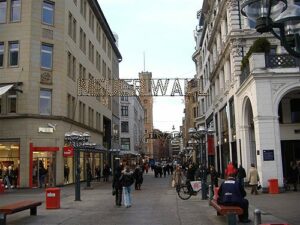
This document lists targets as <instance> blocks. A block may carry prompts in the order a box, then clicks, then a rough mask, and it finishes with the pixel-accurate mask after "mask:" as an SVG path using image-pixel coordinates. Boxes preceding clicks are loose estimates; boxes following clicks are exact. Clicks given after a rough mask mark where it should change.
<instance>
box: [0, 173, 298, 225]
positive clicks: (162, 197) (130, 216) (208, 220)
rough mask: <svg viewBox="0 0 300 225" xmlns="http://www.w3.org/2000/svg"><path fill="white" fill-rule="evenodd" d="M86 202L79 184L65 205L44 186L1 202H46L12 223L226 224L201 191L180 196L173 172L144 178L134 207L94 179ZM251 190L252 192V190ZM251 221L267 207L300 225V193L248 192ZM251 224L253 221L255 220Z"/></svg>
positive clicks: (9, 193) (270, 215)
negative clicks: (52, 204) (77, 195)
mask: <svg viewBox="0 0 300 225" xmlns="http://www.w3.org/2000/svg"><path fill="white" fill-rule="evenodd" d="M81 186H82V190H81V200H82V201H74V192H75V191H74V186H73V185H68V186H65V187H62V188H61V208H60V209H51V210H49V209H46V208H45V201H46V197H45V196H46V195H45V190H44V189H15V190H14V189H12V190H6V191H5V193H3V194H0V206H1V205H4V204H7V203H13V202H16V201H18V200H24V199H32V200H41V201H43V204H42V206H40V207H38V215H37V216H29V210H27V211H22V212H19V213H16V214H13V215H8V216H7V225H28V224H37V225H54V224H55V225H81V224H87V225H98V224H99V225H226V224H227V221H226V218H225V217H222V216H217V215H216V211H215V210H214V209H213V208H212V207H210V206H209V205H208V201H207V200H201V194H198V195H197V196H193V197H192V198H191V199H189V200H185V201H184V200H181V199H180V198H178V196H177V194H176V192H175V190H174V189H173V188H171V178H170V176H169V177H168V176H167V177H166V178H154V176H153V174H152V173H149V174H146V175H145V176H144V183H143V185H142V190H139V191H135V190H133V193H132V197H133V205H132V207H131V208H125V207H120V208H117V207H115V205H114V196H112V194H111V183H110V182H108V183H103V182H102V181H101V182H93V183H92V187H93V189H91V190H88V189H84V186H85V183H82V184H81ZM247 192H248V193H249V190H247ZM247 198H248V199H249V203H250V208H249V214H250V219H251V220H252V221H253V211H254V209H256V208H258V209H260V210H261V211H262V222H263V223H271V222H273V223H282V222H287V223H288V224H289V225H299V224H300V214H299V207H298V205H299V200H300V192H286V193H283V194H276V195H271V194H259V195H250V194H248V196H247ZM249 224H250V225H252V224H253V222H251V223H249Z"/></svg>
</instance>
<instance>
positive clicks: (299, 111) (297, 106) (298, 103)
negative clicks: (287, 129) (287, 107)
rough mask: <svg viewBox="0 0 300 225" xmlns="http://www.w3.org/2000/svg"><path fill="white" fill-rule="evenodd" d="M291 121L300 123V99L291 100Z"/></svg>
mask: <svg viewBox="0 0 300 225" xmlns="http://www.w3.org/2000/svg"><path fill="white" fill-rule="evenodd" d="M291 122H292V123H300V99H292V100H291Z"/></svg>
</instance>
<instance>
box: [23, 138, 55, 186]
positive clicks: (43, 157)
mask: <svg viewBox="0 0 300 225" xmlns="http://www.w3.org/2000/svg"><path fill="white" fill-rule="evenodd" d="M58 151H59V147H37V146H33V144H32V143H30V159H29V160H30V166H29V173H30V174H31V176H29V186H30V187H31V188H37V187H54V186H55V185H56V172H55V171H56V152H58Z"/></svg>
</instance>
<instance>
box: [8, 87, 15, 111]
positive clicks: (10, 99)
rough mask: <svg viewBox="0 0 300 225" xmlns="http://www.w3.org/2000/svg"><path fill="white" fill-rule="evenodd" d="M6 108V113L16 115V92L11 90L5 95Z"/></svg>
mask: <svg viewBox="0 0 300 225" xmlns="http://www.w3.org/2000/svg"><path fill="white" fill-rule="evenodd" d="M7 108H8V113H16V112H17V92H16V91H14V90H11V91H9V92H8V95H7Z"/></svg>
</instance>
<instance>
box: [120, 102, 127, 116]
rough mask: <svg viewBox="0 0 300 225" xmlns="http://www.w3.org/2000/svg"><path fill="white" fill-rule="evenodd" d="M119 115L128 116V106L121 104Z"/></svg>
mask: <svg viewBox="0 0 300 225" xmlns="http://www.w3.org/2000/svg"><path fill="white" fill-rule="evenodd" d="M121 115H122V116H128V106H124V105H122V106H121Z"/></svg>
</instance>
